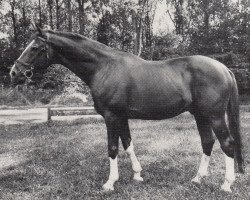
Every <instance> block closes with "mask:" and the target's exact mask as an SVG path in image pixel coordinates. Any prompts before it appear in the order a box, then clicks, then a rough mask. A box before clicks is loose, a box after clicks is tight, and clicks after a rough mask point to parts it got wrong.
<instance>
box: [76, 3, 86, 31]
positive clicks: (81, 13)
mask: <svg viewBox="0 0 250 200" xmlns="http://www.w3.org/2000/svg"><path fill="white" fill-rule="evenodd" d="M77 3H78V19H79V27H80V30H79V33H80V34H82V35H84V32H85V22H84V3H85V2H84V0H77Z"/></svg>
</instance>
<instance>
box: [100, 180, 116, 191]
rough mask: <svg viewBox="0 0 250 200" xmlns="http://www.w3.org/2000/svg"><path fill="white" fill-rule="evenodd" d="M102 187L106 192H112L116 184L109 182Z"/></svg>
mask: <svg viewBox="0 0 250 200" xmlns="http://www.w3.org/2000/svg"><path fill="white" fill-rule="evenodd" d="M102 189H103V191H104V192H111V191H114V186H113V185H112V184H110V183H108V182H107V183H105V184H104V185H103V186H102Z"/></svg>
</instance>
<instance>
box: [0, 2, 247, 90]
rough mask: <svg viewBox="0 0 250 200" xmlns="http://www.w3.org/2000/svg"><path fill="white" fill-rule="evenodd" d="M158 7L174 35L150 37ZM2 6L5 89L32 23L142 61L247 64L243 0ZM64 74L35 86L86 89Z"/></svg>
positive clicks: (0, 59) (55, 72) (52, 74)
mask: <svg viewBox="0 0 250 200" xmlns="http://www.w3.org/2000/svg"><path fill="white" fill-rule="evenodd" d="M159 2H165V3H166V5H167V7H166V10H165V12H166V13H168V15H169V18H170V19H169V21H166V22H165V23H168V24H170V23H173V24H174V30H173V31H171V30H169V31H167V32H163V33H161V34H158V35H153V31H152V29H153V28H152V24H153V23H154V16H155V13H156V12H157V10H156V8H157V4H158V3H159ZM0 7H1V9H0V30H1V31H0V70H1V71H0V83H1V84H3V83H5V84H7V85H8V73H9V68H10V67H11V66H12V65H13V62H14V61H15V60H16V59H17V58H18V56H19V55H20V53H21V52H22V51H23V50H24V48H25V47H26V46H27V44H28V42H29V38H30V36H31V34H32V33H33V30H32V26H31V21H33V20H34V21H36V22H37V23H39V24H40V25H41V26H42V27H44V28H46V27H47V26H48V27H50V28H52V29H57V30H60V31H73V32H80V33H81V34H84V35H85V36H87V37H90V38H93V39H97V40H98V41H100V42H102V43H104V44H106V45H109V46H111V47H113V48H117V49H120V50H123V51H127V52H132V53H135V54H139V55H140V56H141V57H143V58H145V59H153V60H160V59H165V58H170V57H176V56H183V55H190V54H203V55H214V54H228V53H229V54H235V55H240V56H239V57H241V58H242V59H243V60H245V61H244V62H243V61H241V60H240V61H239V62H243V65H244V63H246V62H249V60H247V59H246V58H247V57H250V56H249V55H248V54H249V49H248V46H247V44H248V37H249V33H248V26H249V20H248V19H249V14H248V1H247V0H240V1H237V2H235V1H232V0H220V1H218V0H209V1H202V0H162V1H157V0H105V1H103V0H56V1H51V0H37V1H33V0H1V1H0ZM226 64H229V65H230V66H232V65H233V63H226ZM67 74H68V71H66V70H65V69H61V68H60V69H59V68H57V67H56V68H53V69H50V70H49V71H48V72H47V73H46V74H45V76H44V79H42V78H41V77H37V80H36V82H37V83H36V86H35V87H37V88H40V87H41V88H44V89H51V88H54V89H57V90H58V91H61V92H63V91H65V88H67V87H68V86H69V81H68V82H67V81H65V78H66V77H68V79H69V80H72V82H74V83H77V84H78V83H79V84H78V85H79V86H80V88H82V89H83V90H84V91H85V90H86V86H83V85H84V84H83V83H80V82H77V81H76V82H75V79H76V77H74V75H72V76H71V75H70V76H68V75H67ZM41 80H43V81H42V82H43V84H42V82H41ZM71 86H72V87H73V85H71ZM71 86H69V87H71ZM86 92H87V90H86ZM87 93H88V92H87Z"/></svg>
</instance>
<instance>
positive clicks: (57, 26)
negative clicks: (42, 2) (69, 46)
mask: <svg viewBox="0 0 250 200" xmlns="http://www.w3.org/2000/svg"><path fill="white" fill-rule="evenodd" d="M59 28H60V5H59V0H56V29H57V30H59Z"/></svg>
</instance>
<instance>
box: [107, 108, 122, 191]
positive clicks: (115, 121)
mask: <svg viewBox="0 0 250 200" xmlns="http://www.w3.org/2000/svg"><path fill="white" fill-rule="evenodd" d="M104 119H105V123H106V127H107V134H108V155H109V160H110V173H109V179H108V181H107V182H106V183H105V184H104V185H103V189H104V190H106V191H109V190H114V183H115V182H116V181H117V180H118V179H119V173H118V160H117V156H118V145H119V132H120V131H121V126H122V125H121V119H120V118H119V117H118V116H117V115H116V114H114V113H113V112H110V111H106V112H105V115H104Z"/></svg>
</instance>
